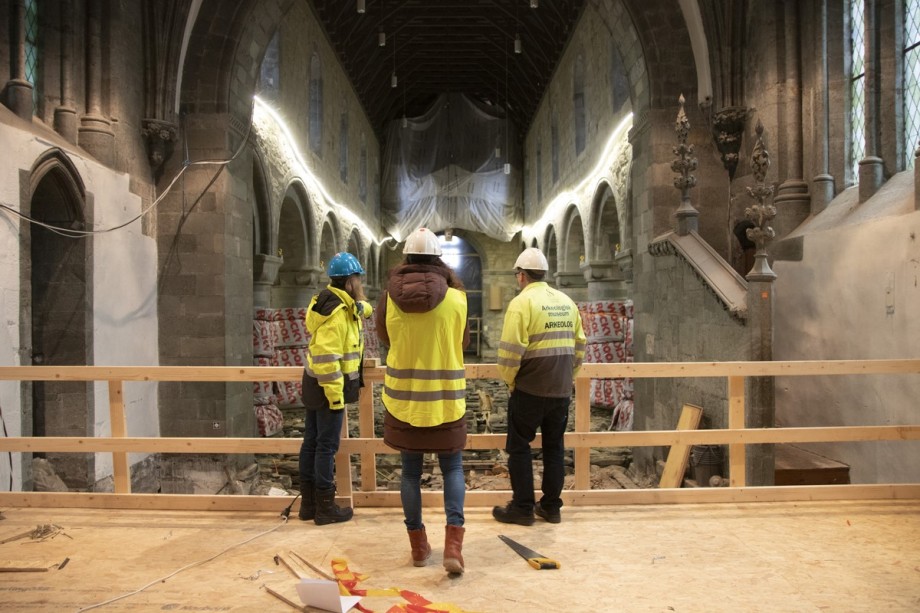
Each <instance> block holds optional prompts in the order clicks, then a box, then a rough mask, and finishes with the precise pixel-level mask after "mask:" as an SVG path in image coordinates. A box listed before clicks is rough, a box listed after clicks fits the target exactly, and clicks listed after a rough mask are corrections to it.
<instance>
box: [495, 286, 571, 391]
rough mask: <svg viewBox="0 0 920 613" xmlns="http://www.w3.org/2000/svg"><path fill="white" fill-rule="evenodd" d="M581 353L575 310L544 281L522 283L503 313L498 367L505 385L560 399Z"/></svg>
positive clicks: (559, 293)
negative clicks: (525, 284) (524, 285)
mask: <svg viewBox="0 0 920 613" xmlns="http://www.w3.org/2000/svg"><path fill="white" fill-rule="evenodd" d="M584 357H585V332H584V329H583V328H582V324H581V314H580V313H579V312H578V307H577V306H576V305H575V303H574V302H572V299H571V298H569V297H568V296H566V295H565V294H564V293H562V292H560V291H558V290H555V289H553V288H551V287H550V286H549V285H547V284H546V283H545V282H542V281H540V282H532V283H529V284H527V286H526V287H524V289H523V290H521V293H520V294H518V295H517V296H515V297H514V299H513V300H512V301H511V303H510V304H509V305H508V312H507V313H505V321H504V324H503V326H502V337H501V341H500V342H499V345H498V372H499V374H500V375H501V377H502V379H503V380H504V381H505V383H507V384H508V387H509V388H510V389H511V390H512V391H513V390H515V389H517V390H520V391H522V392H524V393H527V394H531V395H532V396H541V397H544V398H566V397H568V396H571V395H572V381H573V379H574V377H575V373H576V372H578V369H579V368H580V367H581V363H582V361H583V360H584Z"/></svg>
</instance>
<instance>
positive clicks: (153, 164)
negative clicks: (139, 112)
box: [141, 119, 179, 178]
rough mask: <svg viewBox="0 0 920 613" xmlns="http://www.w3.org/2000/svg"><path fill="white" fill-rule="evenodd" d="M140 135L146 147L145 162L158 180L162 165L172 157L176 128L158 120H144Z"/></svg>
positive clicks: (177, 132) (177, 133)
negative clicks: (146, 161)
mask: <svg viewBox="0 0 920 613" xmlns="http://www.w3.org/2000/svg"><path fill="white" fill-rule="evenodd" d="M141 125H142V127H141V135H142V136H143V137H144V142H145V143H146V145H147V160H148V161H149V162H150V168H152V169H153V172H154V175H156V177H157V178H159V175H160V172H161V171H162V169H163V164H164V163H165V162H166V160H168V159H169V158H170V156H172V153H173V147H174V146H175V143H176V140H177V138H178V135H179V129H178V127H177V126H176V125H175V124H173V123H170V122H168V121H162V120H160V119H144V120H143V123H142V124H141Z"/></svg>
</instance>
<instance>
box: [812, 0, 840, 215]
mask: <svg viewBox="0 0 920 613" xmlns="http://www.w3.org/2000/svg"><path fill="white" fill-rule="evenodd" d="M815 7H816V8H815V15H814V22H815V28H814V43H815V44H814V47H813V49H812V50H813V53H814V56H813V57H814V58H815V62H814V66H815V71H814V85H813V91H814V94H813V96H814V106H813V107H812V112H813V113H814V117H813V120H814V132H813V134H814V138H813V139H812V143H813V148H814V152H815V153H814V155H815V169H816V170H817V174H816V175H815V176H814V177H813V178H812V180H811V212H812V214H813V215H816V214H818V213H820V212H821V211H823V210H824V209H826V208H827V205H828V204H830V202H831V200H833V199H834V189H835V188H834V177H833V175H831V174H830V173H829V168H828V163H829V160H828V147H829V143H828V140H829V134H830V129H829V121H830V119H829V110H830V109H829V99H828V87H829V84H828V66H827V4H826V3H824V2H817V3H815Z"/></svg>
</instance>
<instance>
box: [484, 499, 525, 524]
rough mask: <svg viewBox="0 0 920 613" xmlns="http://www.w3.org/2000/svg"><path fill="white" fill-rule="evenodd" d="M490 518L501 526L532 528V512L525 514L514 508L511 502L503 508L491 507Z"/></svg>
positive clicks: (518, 508)
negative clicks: (514, 525)
mask: <svg viewBox="0 0 920 613" xmlns="http://www.w3.org/2000/svg"><path fill="white" fill-rule="evenodd" d="M492 517H494V518H495V519H497V520H498V521H500V522H502V523H503V524H517V525H519V526H532V525H533V522H534V519H533V511H532V510H531V511H530V513H526V512H525V511H523V510H522V509H521V508H520V507H516V506H514V503H513V502H509V503H508V504H506V505H505V506H503V507H492Z"/></svg>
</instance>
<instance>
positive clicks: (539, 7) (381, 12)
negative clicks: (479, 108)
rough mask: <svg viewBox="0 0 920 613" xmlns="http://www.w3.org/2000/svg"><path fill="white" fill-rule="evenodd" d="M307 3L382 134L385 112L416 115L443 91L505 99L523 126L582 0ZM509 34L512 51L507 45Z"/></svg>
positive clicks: (496, 101)
mask: <svg viewBox="0 0 920 613" xmlns="http://www.w3.org/2000/svg"><path fill="white" fill-rule="evenodd" d="M311 3H312V5H313V7H314V10H315V13H316V15H317V17H318V18H319V20H320V22H321V23H322V25H323V28H324V29H325V31H326V34H327V35H328V37H329V40H330V42H331V43H332V46H333V47H334V48H335V51H336V53H337V54H338V56H339V59H340V60H341V62H342V64H343V65H344V67H345V70H346V71H347V73H348V76H349V78H350V80H351V82H352V84H353V86H354V88H355V90H356V91H357V93H358V96H359V97H360V99H361V101H362V104H363V105H364V108H365V110H366V111H367V114H368V116H369V118H370V121H371V123H372V124H373V125H374V129H375V131H376V132H377V134H378V135H379V136H383V135H384V134H385V133H386V126H387V124H388V123H389V122H390V121H391V120H394V119H398V118H401V117H402V116H403V115H404V114H405V115H407V116H410V117H412V116H418V115H421V114H422V113H424V112H425V111H426V110H427V109H428V108H429V106H430V105H431V103H432V102H433V101H434V100H435V98H436V97H437V96H438V95H440V94H442V93H447V92H451V93H456V92H459V93H464V94H467V95H468V96H471V97H473V98H476V99H479V100H482V101H485V102H487V103H490V104H497V105H499V106H501V107H504V106H505V102H506V101H507V103H508V104H507V106H508V108H509V109H510V114H511V117H512V119H513V121H514V122H515V124H516V125H517V126H518V129H519V131H520V133H522V134H523V133H524V131H526V129H527V127H528V126H529V125H530V122H531V120H532V118H533V115H534V112H535V111H536V109H537V105H538V104H539V102H540V99H541V97H542V95H543V92H544V90H545V88H546V86H547V84H548V83H549V81H550V79H551V77H552V74H553V71H554V70H555V68H556V66H557V64H558V63H559V60H560V58H561V55H562V52H563V50H564V49H565V45H566V43H567V42H568V40H569V38H570V37H571V35H572V31H573V30H574V27H575V24H576V22H577V21H578V18H579V16H580V15H581V11H582V8H583V7H584V3H585V0H537V1H534V0H364V1H363V2H362V1H361V0H311ZM533 5H536V6H533ZM359 7H363V8H364V12H363V13H359V12H358V9H359ZM381 33H383V35H384V37H385V44H384V45H383V46H381V45H380V43H381V42H382V37H381ZM516 38H520V51H521V52H520V53H516V52H515V39H516ZM394 73H395V75H396V87H393V83H392V79H393V76H392V75H393V74H394Z"/></svg>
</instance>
